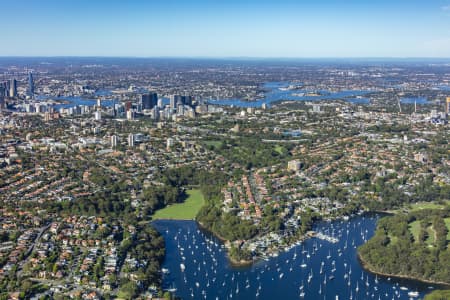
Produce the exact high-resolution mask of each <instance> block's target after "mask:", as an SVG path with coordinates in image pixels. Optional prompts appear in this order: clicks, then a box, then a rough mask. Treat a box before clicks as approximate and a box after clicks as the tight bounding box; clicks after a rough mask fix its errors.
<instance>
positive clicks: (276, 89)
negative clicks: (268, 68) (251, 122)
mask: <svg viewBox="0 0 450 300" xmlns="http://www.w3.org/2000/svg"><path fill="white" fill-rule="evenodd" d="M289 85H290V83H289V82H268V83H266V84H264V88H265V89H267V92H266V93H265V94H264V98H263V99H258V100H256V101H245V100H241V99H224V100H210V101H209V103H212V104H219V105H234V106H238V107H261V105H262V104H263V103H266V104H267V105H269V106H270V104H271V103H272V102H276V101H282V100H293V101H319V100H331V99H333V100H335V99H341V100H346V101H349V102H352V103H361V104H368V103H369V99H368V98H365V97H364V95H365V94H367V93H368V91H358V90H348V91H340V92H330V91H315V92H316V93H318V94H317V95H314V96H312V95H308V93H309V92H310V91H306V90H302V89H295V90H292V89H286V88H287V87H288V86H289Z"/></svg>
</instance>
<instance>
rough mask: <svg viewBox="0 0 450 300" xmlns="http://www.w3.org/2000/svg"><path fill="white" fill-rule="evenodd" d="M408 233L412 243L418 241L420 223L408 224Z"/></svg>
mask: <svg viewBox="0 0 450 300" xmlns="http://www.w3.org/2000/svg"><path fill="white" fill-rule="evenodd" d="M409 231H411V233H412V235H413V237H414V241H416V242H417V241H418V240H419V232H420V221H414V222H412V223H410V224H409Z"/></svg>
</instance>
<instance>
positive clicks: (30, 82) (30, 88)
mask: <svg viewBox="0 0 450 300" xmlns="http://www.w3.org/2000/svg"><path fill="white" fill-rule="evenodd" d="M28 96H30V97H33V96H34V80H33V73H31V72H30V73H28Z"/></svg>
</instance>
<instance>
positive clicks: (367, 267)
mask: <svg viewBox="0 0 450 300" xmlns="http://www.w3.org/2000/svg"><path fill="white" fill-rule="evenodd" d="M358 260H359V263H360V264H361V267H362V268H363V269H364V270H366V271H367V272H370V273H373V274H376V275H380V276H383V277H393V278H399V279H406V280H414V281H419V282H422V283H429V284H433V285H439V286H442V288H450V283H448V282H440V281H433V280H429V279H425V278H420V277H415V276H411V275H402V274H389V273H383V272H380V271H377V270H376V269H375V268H374V267H373V266H372V265H371V264H370V263H368V262H367V261H366V260H365V259H364V258H363V257H362V256H361V255H360V254H359V251H358Z"/></svg>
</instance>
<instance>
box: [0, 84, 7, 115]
mask: <svg viewBox="0 0 450 300" xmlns="http://www.w3.org/2000/svg"><path fill="white" fill-rule="evenodd" d="M5 94H6V88H5V86H4V85H3V84H0V109H3V108H4V106H5Z"/></svg>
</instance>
